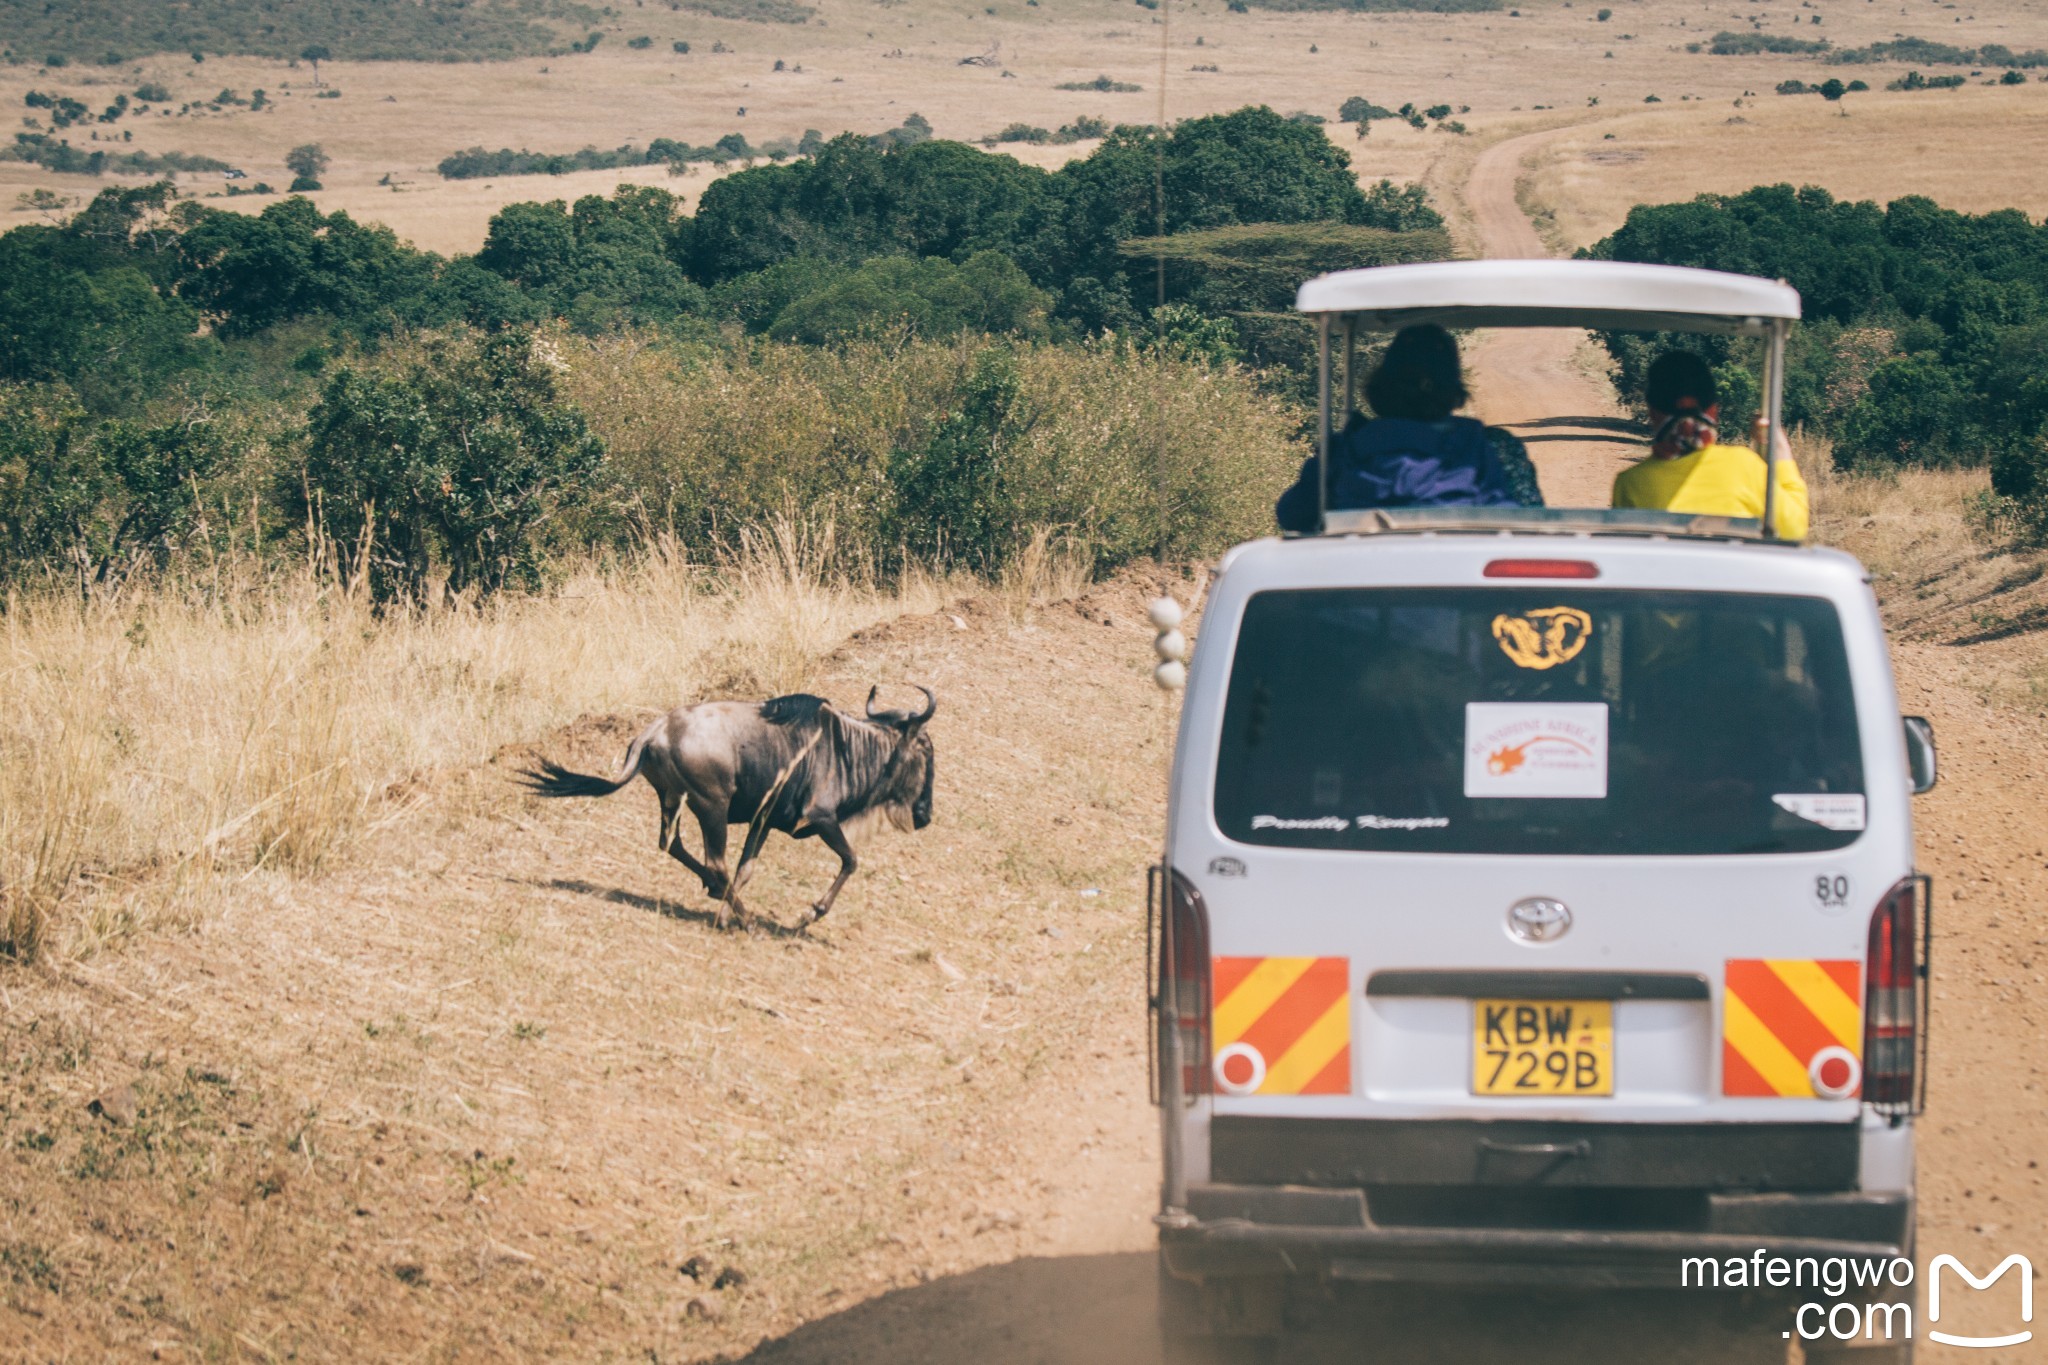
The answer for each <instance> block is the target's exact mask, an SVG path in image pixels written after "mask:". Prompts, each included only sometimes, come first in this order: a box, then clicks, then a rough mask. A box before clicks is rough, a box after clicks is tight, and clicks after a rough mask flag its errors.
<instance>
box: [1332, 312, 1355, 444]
mask: <svg viewBox="0 0 2048 1365" xmlns="http://www.w3.org/2000/svg"><path fill="white" fill-rule="evenodd" d="M1357 407H1358V319H1356V318H1354V317H1351V316H1349V315H1348V314H1347V315H1346V316H1345V318H1344V401H1343V403H1341V404H1340V405H1339V406H1338V409H1337V412H1338V417H1337V430H1338V431H1339V432H1342V431H1343V430H1344V429H1345V428H1346V427H1348V426H1350V425H1351V414H1352V412H1353V411H1354V410H1356V409H1357Z"/></svg>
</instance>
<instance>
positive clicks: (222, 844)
mask: <svg viewBox="0 0 2048 1365" xmlns="http://www.w3.org/2000/svg"><path fill="white" fill-rule="evenodd" d="M833 559H834V556H833V552H832V533H831V530H830V528H829V527H816V526H813V527H806V526H803V525H800V524H798V523H796V522H793V521H789V520H784V521H781V522H779V523H775V524H773V525H771V526H769V527H768V528H766V529H763V530H761V531H758V532H754V533H751V534H749V535H748V536H747V537H746V538H745V539H744V540H743V541H742V542H741V543H740V544H739V545H737V546H736V547H735V548H734V549H733V551H732V552H731V553H730V554H728V555H727V556H725V557H724V558H723V559H722V560H720V561H718V562H712V563H704V562H699V561H696V560H693V559H691V558H689V557H687V556H685V555H683V554H682V553H680V552H679V551H677V550H675V549H674V548H673V547H663V546H659V545H657V546H655V547H653V548H650V549H649V550H648V551H646V552H645V553H643V554H640V555H638V556H636V557H635V558H633V559H632V560H631V561H629V562H627V563H625V564H622V565H611V566H600V565H597V564H594V563H593V564H589V565H587V566H585V567H584V568H582V569H580V570H579V571H577V572H575V573H572V574H571V575H570V576H569V577H568V579H567V581H566V582H564V583H563V584H562V586H561V588H560V590H559V591H557V592H555V593H553V594H550V595H547V596H531V597H521V596H513V595H506V596H502V597H499V598H497V599H495V600H493V601H490V602H488V603H486V604H484V605H482V606H461V605H458V606H455V607H451V608H442V609H433V610H420V611H407V610H402V609H401V610H390V611H385V612H383V613H381V614H379V613H377V612H375V611H373V609H372V607H371V606H370V605H369V604H368V603H367V602H366V601H365V600H364V598H363V597H362V596H361V595H360V594H351V593H349V592H347V591H345V590H343V589H341V588H338V587H336V586H335V585H334V584H333V582H332V581H331V580H330V579H328V578H326V577H323V576H320V575H316V574H314V573H312V572H310V571H301V572H293V573H271V574H267V575H266V574H263V573H261V572H259V571H257V570H255V569H254V568H247V569H239V570H238V569H229V570H228V571H226V572H225V573H224V574H223V575H222V578H221V580H220V581H211V580H210V581H207V582H205V583H200V582H195V581H182V582H165V583H160V584H155V585H151V586H146V587H143V588H140V589H138V590H136V591H134V592H132V593H130V594H129V595H126V596H124V597H122V598H119V599H115V600H99V601H92V602H87V603H84V604H81V603H80V602H79V601H78V599H77V598H76V597H75V596H66V595H65V594H63V593H61V592H57V591H52V592H50V593H48V594H37V593H27V594H19V595H16V596H15V597H14V598H12V599H11V600H10V601H9V602H8V603H7V609H6V611H5V613H4V615H0V953H5V954H8V955H12V956H14V957H17V958H26V957H31V956H35V955H37V954H41V953H49V954H55V955H57V956H59V957H68V956H74V955H78V954H83V953H88V952H90V951H92V950H93V949H94V948H95V947H97V946H98V945H100V944H103V943H105V942H107V941H108V940H109V939H111V938H116V937H119V936H121V935H123V934H125V933H128V932H131V931H133V930H134V929H136V928H138V927H140V926H143V925H147V924H150V923H154V922H161V921H164V920H166V919H167V918H175V917H177V916H179V915H182V914H187V913H192V912H194V911H197V910H199V909H202V908H203V907H205V906H206V905H209V904H214V903H217V902H218V900H219V898H220V897H221V896H222V895H223V894H224V893H226V892H229V891H231V890H232V889H233V888H234V886H235V885H236V884H237V883H239V882H241V881H243V880H244V879H248V878H251V877H255V876H281V877H286V878H290V877H300V876H305V875H307V874H310V873H314V872H316V871H318V870H319V869H320V868H321V867H323V866H324V865H326V864H327V863H329V862H330V860H332V859H333V858H335V856H336V855H337V854H339V853H341V852H343V851H344V850H346V849H347V848H348V847H349V846H350V845H351V844H353V843H355V842H356V841H359V840H361V839H363V838H364V837H366V836H367V835H369V834H371V833H372V832H374V831H375V830H376V829H377V828H378V827H379V824H380V822H383V821H387V820H395V819H400V818H403V817H404V816H405V815H406V814H407V812H408V809H409V807H408V803H407V798H406V797H405V795H404V792H405V790H406V787H407V782H408V779H411V778H415V777H417V776H419V775H421V774H424V773H428V772H431V771H432V770H435V769H439V768H444V767H448V766H453V765H465V764H474V763H476V762H478V761H480V760H483V759H485V758H487V757H489V756H490V755H491V753H492V752H493V751H494V750H495V749H497V748H498V747H499V746H501V745H503V744H506V743H508V742H511V741H514V740H519V739H526V738H531V737H533V736H534V735H536V734H539V733H542V732H544V731H545V730H546V729H548V728H549V727H552V726H555V725H559V724H562V723H564V722H566V721H568V720H571V719H573V718H575V717H577V716H579V715H583V714H588V713H593V712H596V713H607V712H614V711H627V712H630V711H634V710H637V709H653V708H661V707H667V706H671V705H674V704H676V703H677V702H679V701H682V700H685V699H687V698H690V697H692V696H696V695H702V694H703V693H704V692H705V691H707V690H720V689H725V690H740V691H755V692H761V691H768V692H779V691H787V690H791V689H794V688H796V687H799V686H801V685H803V683H804V682H805V681H806V679H807V678H808V677H809V676H810V674H811V671H812V669H813V667H814V665H815V664H816V662H817V661H818V660H819V659H820V658H822V657H823V656H824V654H826V653H827V652H828V651H829V650H831V649H832V648H833V647H834V646H836V645H837V644H838V643H839V642H840V641H842V640H844V639H845V638H846V637H847V636H848V635H849V634H851V633H852V632H854V631H857V630H859V629H862V628H863V627H865V626H868V625H871V624H874V623H876V622H878V621H881V620H884V619H887V618H889V617H892V616H894V615H897V614H901V613H905V612H929V611H934V610H936V609H937V608H938V607H939V606H940V605H941V604H942V602H943V601H944V600H945V598H946V594H947V593H948V591H949V590H950V589H949V585H948V584H947V583H946V582H944V581H943V580H941V579H939V578H938V577H936V576H934V575H932V574H930V573H924V572H917V571H912V572H907V573H903V574H900V575H898V576H896V577H895V578H893V579H892V580H891V582H890V583H889V584H888V585H886V586H883V585H880V584H879V583H877V582H876V581H874V580H872V579H861V578H856V577H849V576H847V575H846V574H844V573H843V572H841V571H839V570H837V569H835V568H833V567H831V565H832V562H833Z"/></svg>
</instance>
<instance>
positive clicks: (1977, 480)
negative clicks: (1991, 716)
mask: <svg viewBox="0 0 2048 1365" xmlns="http://www.w3.org/2000/svg"><path fill="white" fill-rule="evenodd" d="M1799 462H1800V467H1801V468H1802V469H1803V470H1805V471H1806V472H1807V480H1808V483H1809V485H1810V486H1811V487H1812V490H1813V495H1814V537H1815V539H1817V540H1820V541H1822V542H1824V543H1826V544H1830V545H1834V546H1836V547H1838V548H1840V549H1843V550H1847V551H1848V552H1849V553H1851V554H1853V555H1855V556H1856V557H1857V558H1858V559H1860V560H1862V561H1863V563H1864V565H1865V566H1866V567H1867V568H1868V569H1869V570H1870V580H1871V586H1872V587H1873V588H1874V589H1875V590H1876V592H1877V597H1878V602H1879V603H1880V605H1881V606H1882V607H1883V609H1884V616H1885V622H1886V624H1887V626H1888V627H1889V628H1890V630H1891V632H1892V634H1893V636H1894V637H1895V638H1897V639H1901V640H1913V641H1928V642H1934V643H1939V644H1943V645H1949V646H1968V647H1969V648H1967V649H1958V650H1956V651H1955V657H1956V659H1957V660H1958V661H1959V662H1960V663H1961V664H1963V665H1964V673H1965V675H1966V678H1967V681H1968V684H1969V685H1970V686H1971V687H1972V688H1973V689H1974V690H1975V691H1976V692H1977V693H1978V695H1979V696H1980V697H1982V698H1983V699H1984V700H1985V701H1987V702H1992V703H1995V704H1999V705H2010V706H2027V707H2034V706H2038V705H2040V704H2041V703H2042V701H2043V700H2044V699H2048V664H2044V662H2043V660H2042V658H2041V651H2040V638H2041V637H2040V633H2039V632H2040V631H2041V630H2042V629H2044V628H2048V555H2044V554H2042V553H2041V552H2040V551H2038V550H2033V549H2026V548H2020V547H2016V546H2014V545H2012V544H2010V543H2008V542H2007V540H2006V539H2005V538H2004V537H2003V536H2002V535H2000V534H1998V531H1997V528H1995V527H1992V526H1990V525H1989V524H1987V522H1986V520H1985V518H1984V515H1983V511H1982V508H1983V503H1984V497H1985V494H1986V493H1987V492H1988V491H1989V488H1990V481H1989V479H1988V477H1987V476H1986V473H1985V471H1984V470H1981V469H1902V470H1898V471H1896V472H1894V473H1883V474H1872V473H1841V472H1839V471H1836V470H1834V469H1833V468H1831V466H1830V465H1829V463H1828V460H1827V452H1826V449H1825V447H1822V446H1818V445H1816V444H1808V445H1807V446H1806V447H1805V448H1804V449H1802V450H1800V452H1799Z"/></svg>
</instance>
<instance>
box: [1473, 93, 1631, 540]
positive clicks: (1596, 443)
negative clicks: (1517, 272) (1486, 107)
mask: <svg viewBox="0 0 2048 1365" xmlns="http://www.w3.org/2000/svg"><path fill="white" fill-rule="evenodd" d="M1569 131H1571V130H1570V129H1569V128H1558V129H1546V130H1544V131H1542V132H1537V133H1524V134H1523V135H1521V136H1520V137H1513V138H1509V139H1507V140H1506V141H1504V142H1497V143H1495V144H1494V145H1493V146H1491V147H1488V148H1487V149H1486V150H1485V151H1484V152H1481V153H1480V154H1479V158H1478V160H1477V161H1476V162H1475V163H1474V164H1473V167H1472V175H1471V179H1470V180H1469V181H1468V182H1467V183H1466V186H1465V197H1466V207H1467V209H1468V211H1469V212H1470V214H1471V223H1472V230H1473V233H1474V235H1475V236H1477V238H1478V239H1479V246H1480V250H1481V252H1482V254H1484V255H1486V256H1488V257H1494V258H1500V259H1533V258H1538V257H1546V256H1549V255H1550V252H1549V251H1548V250H1547V249H1545V247H1544V245H1543V242H1542V239H1541V238H1539V237H1538V236H1537V235H1536V229H1535V228H1534V227H1533V226H1531V225H1530V222H1529V219H1528V216H1527V215H1526V214H1524V213H1523V212H1522V210H1521V207H1520V205H1519V204H1518V203H1517V202H1516V197H1515V190H1516V186H1517V184H1518V183H1519V181H1520V179H1521V176H1522V173H1523V170H1524V168H1525V167H1526V165H1527V164H1528V161H1529V158H1530V157H1532V156H1534V155H1535V154H1536V153H1537V151H1539V150H1540V149H1541V148H1542V147H1543V145H1544V144H1545V143H1547V142H1549V141H1550V140H1552V139H1553V138H1557V137H1560V136H1562V135H1564V134H1565V133H1567V132H1569ZM1466 365H1467V368H1468V369H1469V370H1470V371H1471V374H1472V379H1473V387H1474V411H1475V413H1476V414H1477V415H1478V416H1479V417H1481V418H1483V419H1484V420H1485V421H1487V422H1490V423H1493V424H1495V425H1497V426H1505V427H1509V428H1512V429H1513V430H1514V431H1515V432H1516V434H1518V435H1519V436H1521V438H1522V440H1523V441H1524V442H1526V443H1527V445H1528V447H1529V454H1530V456H1531V458H1533V459H1534V460H1535V461H1536V472H1537V477H1538V479H1539V480H1540V481H1541V483H1542V485H1543V496H1544V500H1545V501H1546V502H1548V503H1549V504H1550V505H1551V506H1553V507H1604V506H1606V505H1607V500H1608V492H1609V490H1610V489H1611V488H1612V486H1613V483H1614V476H1615V475H1616V474H1617V473H1619V472H1620V471H1621V470H1623V469H1625V468H1627V467H1628V465H1629V464H1630V463H1632V462H1633V460H1634V458H1635V455H1636V452H1637V451H1638V450H1639V448H1640V447H1639V445H1638V444H1637V442H1636V440H1635V437H1634V436H1633V434H1632V432H1633V425H1632V424H1631V423H1629V422H1628V421H1627V420H1626V419H1625V418H1624V417H1623V415H1622V412H1621V409H1620V407H1619V406H1618V405H1617V404H1616V403H1615V401H1614V390H1613V388H1612V387H1611V386H1610V385H1609V384H1608V383H1607V381H1606V379H1605V378H1604V377H1603V376H1602V375H1600V374H1599V373H1598V372H1597V367H1598V362H1597V360H1596V359H1595V357H1594V355H1593V354H1592V347H1591V344H1590V342H1589V341H1588V339H1587V336H1586V334H1585V333H1584V332H1578V331H1551V330H1541V331H1538V330H1528V329H1518V330H1514V331H1497V332H1491V333H1488V334H1486V335H1484V336H1482V337H1481V338H1480V339H1479V341H1478V342H1477V344H1475V345H1474V346H1472V347H1471V349H1470V351H1469V353H1468V354H1467V356H1466Z"/></svg>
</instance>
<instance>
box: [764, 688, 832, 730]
mask: <svg viewBox="0 0 2048 1365" xmlns="http://www.w3.org/2000/svg"><path fill="white" fill-rule="evenodd" d="M831 709H832V703H831V702H828V701H826V700H825V699H824V698H823V697H814V696H812V695H811V694H810V693H808V692H792V693H790V694H789V695H788V696H786V697H770V698H769V699H768V700H766V701H764V702H762V703H761V719H762V720H765V721H767V722H768V723H769V724H770V725H808V724H809V723H810V722H811V721H812V720H813V719H815V718H816V717H817V714H818V712H820V711H829V710H831Z"/></svg>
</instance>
